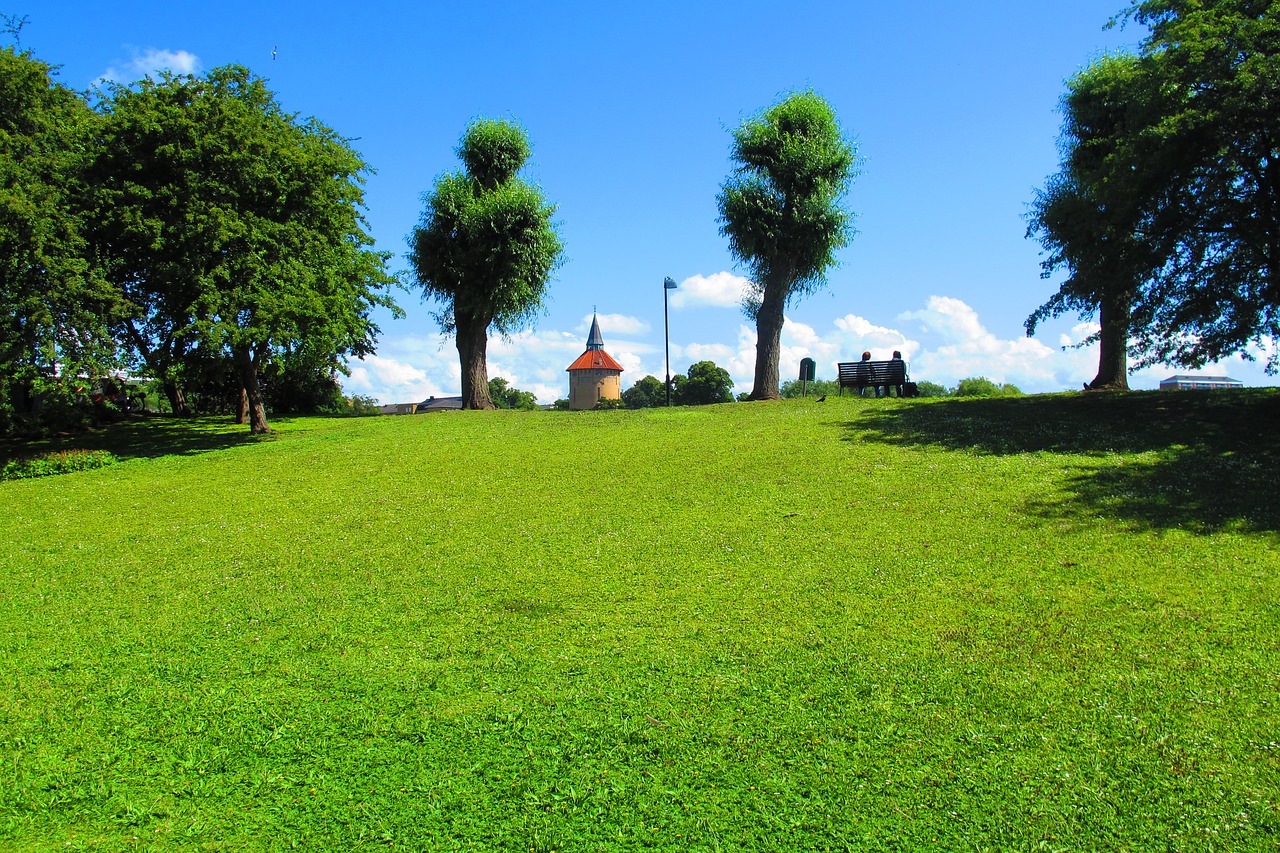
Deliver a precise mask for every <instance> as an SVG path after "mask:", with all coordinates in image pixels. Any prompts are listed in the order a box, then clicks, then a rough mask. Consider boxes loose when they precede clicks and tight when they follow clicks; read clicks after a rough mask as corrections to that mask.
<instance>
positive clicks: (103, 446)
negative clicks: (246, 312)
mask: <svg viewBox="0 0 1280 853" xmlns="http://www.w3.org/2000/svg"><path fill="white" fill-rule="evenodd" d="M270 439H271V436H265V437H264V436H254V435H250V434H249V428H248V427H247V426H245V425H243V424H232V423H229V422H228V419H227V418H226V417H225V416H224V417H217V418H215V417H202V418H190V419H183V418H171V417H148V418H132V419H129V420H125V421H120V422H118V423H114V424H110V425H108V426H104V427H101V428H98V429H93V430H90V431H88V432H81V433H75V434H71V435H60V436H55V437H53V438H48V439H41V440H39V441H30V442H23V441H13V440H9V441H5V442H3V443H0V462H3V461H4V460H6V459H12V458H14V457H18V456H30V455H33V454H37V453H46V452H49V451H57V450H68V449H72V448H75V449H78V450H107V451H110V452H111V453H112V454H114V455H115V456H116V457H118V458H120V459H154V458H158V457H161V456H186V455H190V454H194V453H207V452H209V451H212V450H225V449H227V448H229V447H239V446H241V445H245V444H254V443H257V442H260V441H264V440H270Z"/></svg>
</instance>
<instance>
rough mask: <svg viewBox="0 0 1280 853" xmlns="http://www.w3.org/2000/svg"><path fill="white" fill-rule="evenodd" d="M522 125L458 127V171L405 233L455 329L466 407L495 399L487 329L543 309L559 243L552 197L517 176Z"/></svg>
mask: <svg viewBox="0 0 1280 853" xmlns="http://www.w3.org/2000/svg"><path fill="white" fill-rule="evenodd" d="M528 155H529V145H528V141H527V137H526V135H525V132H524V131H523V130H522V129H521V128H519V127H518V126H516V125H514V124H511V123H509V122H505V121H495V120H492V119H479V120H476V121H474V122H472V123H471V124H470V125H469V126H468V127H467V130H466V132H465V133H464V134H463V137H462V142H461V144H460V145H459V147H458V156H459V157H460V158H461V159H462V161H463V164H464V166H465V168H466V171H465V172H454V173H451V174H448V175H445V176H443V177H441V178H439V179H438V180H437V181H436V183H435V186H434V187H433V189H432V191H431V192H430V193H429V194H428V195H427V196H426V197H425V199H424V201H425V209H424V210H423V214H422V219H421V221H420V223H419V224H418V226H417V227H415V228H414V229H413V233H412V234H410V236H409V249H410V251H409V257H408V260H409V263H410V265H411V267H412V271H413V275H414V279H415V281H416V283H417V284H418V286H420V287H421V288H422V289H423V291H424V293H425V295H426V296H427V297H429V298H432V299H435V300H437V301H438V302H439V303H441V305H442V306H443V309H442V311H441V313H440V314H438V315H437V319H438V320H439V322H440V327H441V328H442V329H443V330H444V331H445V332H446V333H450V334H454V335H455V336H456V337H457V343H458V354H459V359H460V361H461V365H462V397H463V408H468V409H472V408H492V407H493V401H492V400H490V399H489V396H488V394H487V391H488V381H489V379H488V368H487V364H486V358H485V348H486V341H487V337H488V332H489V329H490V328H492V329H494V330H496V331H497V332H499V333H501V334H504V335H505V334H510V333H512V332H515V331H518V330H520V329H523V328H525V327H527V325H528V324H529V323H530V322H531V321H532V319H533V318H534V317H535V316H536V315H537V314H538V312H539V311H541V310H542V305H543V301H544V299H545V298H546V290H547V286H548V284H549V282H550V280H551V275H552V273H553V272H554V271H555V270H556V268H558V267H559V266H560V264H561V263H562V262H563V255H564V247H563V245H562V243H561V241H560V237H559V234H558V233H557V231H556V228H555V226H554V225H553V224H552V222H551V217H552V215H554V213H555V206H554V205H551V204H548V203H547V202H546V200H545V199H544V198H543V195H542V191H541V190H540V189H538V188H537V187H536V186H534V185H532V184H530V183H528V182H526V181H524V180H522V179H521V178H520V177H519V176H518V172H519V170H520V167H521V166H522V165H523V163H524V161H525V159H526V158H527V157H528Z"/></svg>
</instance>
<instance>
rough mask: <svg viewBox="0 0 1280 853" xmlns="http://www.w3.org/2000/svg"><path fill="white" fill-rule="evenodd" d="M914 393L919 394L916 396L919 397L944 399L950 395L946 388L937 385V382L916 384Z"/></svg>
mask: <svg viewBox="0 0 1280 853" xmlns="http://www.w3.org/2000/svg"><path fill="white" fill-rule="evenodd" d="M916 391H918V392H919V394H918V395H917V396H920V397H946V396H948V395H949V394H950V393H951V392H949V391H948V390H947V389H946V386H944V385H939V384H938V383H937V382H917V383H916Z"/></svg>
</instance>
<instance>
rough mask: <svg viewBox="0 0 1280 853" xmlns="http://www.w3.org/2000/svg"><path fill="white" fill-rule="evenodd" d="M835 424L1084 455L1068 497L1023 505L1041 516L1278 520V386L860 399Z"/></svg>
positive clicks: (924, 442)
mask: <svg viewBox="0 0 1280 853" xmlns="http://www.w3.org/2000/svg"><path fill="white" fill-rule="evenodd" d="M844 426H845V428H846V430H847V431H848V439H849V440H850V441H878V442H884V443H886V444H895V445H904V446H932V447H939V448H945V449H948V450H968V451H970V452H974V453H986V454H993V455H1001V456H1004V455H1011V454H1031V453H1053V454H1062V455H1065V456H1068V457H1069V456H1084V457H1092V458H1086V459H1082V460H1078V461H1072V460H1070V459H1068V460H1066V465H1067V470H1068V479H1067V482H1066V488H1067V490H1068V492H1069V494H1070V498H1069V499H1068V500H1067V501H1062V500H1060V499H1057V500H1052V501H1049V500H1046V501H1042V502H1038V503H1032V504H1029V505H1027V506H1026V507H1025V509H1026V511H1027V512H1028V513H1029V514H1034V515H1037V516H1041V517H1045V518H1056V519H1064V518H1065V519H1073V520H1078V521H1080V522H1090V521H1093V522H1096V519H1098V518H1099V517H1104V518H1110V519H1115V520H1118V521H1120V522H1121V523H1124V524H1127V525H1130V526H1132V527H1133V528H1135V529H1171V528H1182V529H1186V530H1191V531H1195V532H1200V533H1213V532H1217V531H1221V530H1242V531H1258V532H1260V531H1269V532H1276V531H1278V530H1280V500H1277V497H1276V494H1277V488H1276V482H1275V478H1276V474H1277V467H1276V465H1277V462H1278V461H1280V390H1277V389H1249V390H1244V391H1203V392H1201V391H1196V392H1190V391H1187V392H1176V393H1175V392H1169V391H1142V392H1130V393H1115V394H1109V393H1089V394H1057V395H1038V396H1030V397H1012V398H994V399H952V400H938V401H920V402H919V403H916V404H904V405H902V406H898V407H893V408H884V409H870V410H867V411H866V413H865V414H863V415H862V416H860V417H859V418H858V419H856V420H854V421H851V422H849V423H847V424H845V425H844ZM992 485H993V487H998V484H995V483H993V484H992Z"/></svg>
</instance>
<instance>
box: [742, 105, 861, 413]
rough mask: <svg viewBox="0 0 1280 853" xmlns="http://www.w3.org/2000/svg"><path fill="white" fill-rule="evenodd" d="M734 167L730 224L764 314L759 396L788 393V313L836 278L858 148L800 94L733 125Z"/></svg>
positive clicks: (750, 310) (755, 308) (751, 302)
mask: <svg viewBox="0 0 1280 853" xmlns="http://www.w3.org/2000/svg"><path fill="white" fill-rule="evenodd" d="M732 158H733V160H734V161H735V162H736V163H737V166H736V167H735V168H734V171H733V173H732V174H731V175H730V176H729V178H728V179H727V180H726V181H725V182H724V184H723V185H722V186H721V188H720V194H719V197H718V199H717V201H718V205H719V211H720V223H721V227H720V232H721V234H723V235H724V236H725V237H728V238H729V250H730V251H731V252H732V253H733V254H734V256H735V257H737V258H738V259H739V261H741V263H742V264H743V265H744V266H745V267H746V268H747V270H748V271H749V273H750V279H751V289H750V292H749V294H748V296H747V301H746V305H745V306H744V307H745V309H746V312H747V315H748V316H749V317H751V318H752V319H754V320H755V322H756V334H757V340H756V367H755V383H754V387H753V389H752V391H751V397H750V399H752V400H773V399H778V398H779V388H778V379H779V377H778V359H779V356H780V353H781V337H782V324H783V320H784V316H783V312H784V310H785V308H786V306H787V305H788V303H789V302H790V301H791V300H792V299H796V298H799V297H801V296H804V295H807V294H809V293H811V292H812V291H813V290H815V289H816V288H818V287H821V286H822V285H823V284H824V283H825V282H826V271H827V270H828V269H829V268H830V267H831V266H832V265H833V264H834V263H835V253H836V251H838V250H839V249H841V248H843V247H844V246H846V245H848V243H849V241H850V240H851V239H852V237H853V224H852V223H853V215H852V214H851V213H850V212H849V211H848V210H846V209H845V207H844V197H845V195H846V193H847V192H848V189H849V185H850V183H851V182H852V180H853V177H854V171H855V167H856V165H857V155H856V152H855V149H854V146H853V145H852V143H850V142H849V141H848V140H847V139H846V138H845V137H844V134H843V132H842V131H841V129H840V126H839V124H838V123H837V121H836V116H835V112H834V111H833V110H832V109H831V106H830V105H829V104H828V103H827V102H826V101H825V100H823V99H822V98H821V97H820V96H819V95H817V94H816V93H814V92H812V91H807V92H796V93H793V94H791V95H788V96H787V97H786V98H784V99H783V100H781V101H779V102H778V103H777V104H775V105H773V106H772V107H769V108H768V109H766V110H764V111H763V112H762V113H760V114H758V115H756V116H753V117H751V118H749V119H747V120H746V121H744V122H743V124H742V126H741V127H739V128H738V129H737V130H735V131H734V133H733V147H732Z"/></svg>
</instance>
